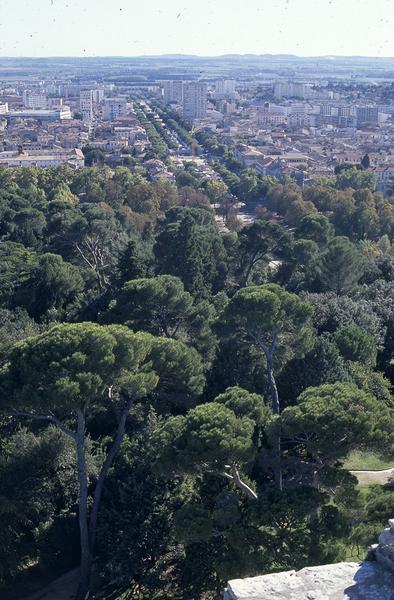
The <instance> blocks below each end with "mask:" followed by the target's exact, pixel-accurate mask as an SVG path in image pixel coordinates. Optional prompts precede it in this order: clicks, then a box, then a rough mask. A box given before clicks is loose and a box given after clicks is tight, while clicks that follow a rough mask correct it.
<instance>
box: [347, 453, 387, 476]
mask: <svg viewBox="0 0 394 600" xmlns="http://www.w3.org/2000/svg"><path fill="white" fill-rule="evenodd" d="M343 466H344V467H345V469H349V471H364V470H365V471H369V470H371V471H375V470H382V469H390V468H391V467H394V456H389V457H385V458H381V457H380V456H378V455H376V454H375V453H374V452H368V451H361V450H355V451H354V452H351V453H350V454H349V456H348V458H347V459H346V460H345V462H344V465H343Z"/></svg>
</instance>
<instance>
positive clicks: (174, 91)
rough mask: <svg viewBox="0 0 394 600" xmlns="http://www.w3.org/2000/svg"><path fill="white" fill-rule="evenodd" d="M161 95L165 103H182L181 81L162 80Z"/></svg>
mask: <svg viewBox="0 0 394 600" xmlns="http://www.w3.org/2000/svg"><path fill="white" fill-rule="evenodd" d="M163 97H164V102H165V103H166V104H182V103H183V81H164V82H163Z"/></svg>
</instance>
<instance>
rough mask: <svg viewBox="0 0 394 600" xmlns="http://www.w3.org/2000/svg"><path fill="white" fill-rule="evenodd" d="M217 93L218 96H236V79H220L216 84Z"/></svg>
mask: <svg viewBox="0 0 394 600" xmlns="http://www.w3.org/2000/svg"><path fill="white" fill-rule="evenodd" d="M215 91H216V93H217V94H234V92H235V79H218V80H217V81H216V82H215Z"/></svg>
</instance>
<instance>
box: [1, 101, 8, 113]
mask: <svg viewBox="0 0 394 600" xmlns="http://www.w3.org/2000/svg"><path fill="white" fill-rule="evenodd" d="M7 113H8V102H0V115H6V114H7Z"/></svg>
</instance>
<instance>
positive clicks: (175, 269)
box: [154, 214, 227, 298]
mask: <svg viewBox="0 0 394 600" xmlns="http://www.w3.org/2000/svg"><path fill="white" fill-rule="evenodd" d="M154 253H155V257H156V261H157V263H158V271H159V273H168V274H170V275H175V276H177V277H179V278H180V279H181V280H182V281H183V284H184V286H185V289H186V290H187V291H188V292H190V293H191V294H193V295H194V296H196V297H198V298H204V297H207V296H208V295H209V294H210V293H211V292H212V293H216V292H218V291H220V290H221V289H222V288H223V286H224V281H225V277H226V273H227V265H226V254H225V251H224V247H223V241H222V238H221V237H220V236H219V234H218V233H217V231H216V230H215V229H214V228H213V227H207V226H202V225H198V224H196V223H195V221H194V219H193V217H192V216H191V215H190V214H187V215H186V216H185V217H184V218H183V219H182V220H181V221H176V222H174V223H170V224H168V225H167V226H165V227H164V229H163V230H162V231H161V232H160V233H159V235H158V236H157V238H156V243H155V246H154Z"/></svg>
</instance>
